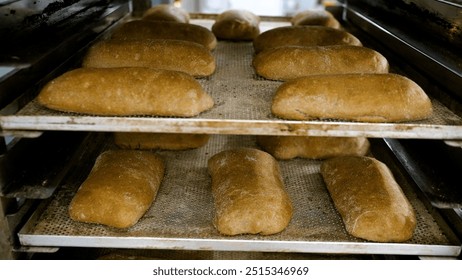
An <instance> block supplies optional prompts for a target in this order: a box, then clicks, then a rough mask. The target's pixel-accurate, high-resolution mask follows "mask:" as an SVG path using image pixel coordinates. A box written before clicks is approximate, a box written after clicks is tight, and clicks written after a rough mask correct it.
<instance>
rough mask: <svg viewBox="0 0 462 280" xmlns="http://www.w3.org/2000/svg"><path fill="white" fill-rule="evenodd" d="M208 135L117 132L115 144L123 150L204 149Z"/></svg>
mask: <svg viewBox="0 0 462 280" xmlns="http://www.w3.org/2000/svg"><path fill="white" fill-rule="evenodd" d="M209 138H210V135H207V134H185V133H142V132H115V133H114V141H115V144H116V145H117V146H118V147H120V148H123V149H140V150H157V149H160V150H186V149H195V148H199V147H202V146H204V145H206V144H207V142H208V141H209Z"/></svg>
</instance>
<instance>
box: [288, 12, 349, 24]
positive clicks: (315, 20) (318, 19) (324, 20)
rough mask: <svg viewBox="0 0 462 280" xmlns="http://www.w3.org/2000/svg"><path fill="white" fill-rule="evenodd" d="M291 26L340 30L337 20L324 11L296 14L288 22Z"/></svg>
mask: <svg viewBox="0 0 462 280" xmlns="http://www.w3.org/2000/svg"><path fill="white" fill-rule="evenodd" d="M290 22H291V23H292V25H295V26H296V25H319V26H326V27H331V28H340V23H339V22H338V20H337V19H335V17H334V16H333V15H332V14H331V13H330V12H328V11H326V10H305V11H301V12H298V13H296V14H295V15H294V16H293V17H292V19H291V20H290Z"/></svg>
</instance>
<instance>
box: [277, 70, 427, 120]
mask: <svg viewBox="0 0 462 280" xmlns="http://www.w3.org/2000/svg"><path fill="white" fill-rule="evenodd" d="M271 111H272V113H273V114H274V115H275V116H277V117H280V118H284V119H294V120H312V119H341V120H350V121H360V122H404V121H412V120H420V119H425V118H427V117H429V116H430V115H431V114H432V104H431V101H430V99H429V98H428V96H427V95H426V94H425V92H424V91H423V90H422V89H421V88H420V87H419V86H418V85H417V84H416V83H415V82H413V81H412V80H410V79H408V78H406V77H404V76H400V75H397V74H343V75H317V76H308V77H303V78H298V79H295V80H291V81H288V82H285V83H283V84H282V85H281V86H280V87H279V88H278V89H277V91H276V94H275V95H274V96H273V101H272V107H271Z"/></svg>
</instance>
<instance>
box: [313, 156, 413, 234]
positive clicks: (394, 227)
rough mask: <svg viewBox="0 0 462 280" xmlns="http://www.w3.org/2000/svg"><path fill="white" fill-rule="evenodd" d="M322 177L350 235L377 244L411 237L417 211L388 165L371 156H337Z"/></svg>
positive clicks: (323, 169) (326, 163)
mask: <svg viewBox="0 0 462 280" xmlns="http://www.w3.org/2000/svg"><path fill="white" fill-rule="evenodd" d="M321 174H322V177H323V178H324V181H325V182H326V185H327V189H328V190H329V193H330V196H331V197H332V200H333V201H334V205H335V207H336V208H337V210H338V212H339V213H340V215H341V216H342V219H343V222H344V224H345V228H346V230H347V231H348V233H350V234H351V235H353V236H355V237H359V238H363V239H367V240H371V241H377V242H402V241H406V240H408V239H410V238H411V237H412V235H413V232H414V229H415V226H416V218H415V214H414V209H413V208H412V206H411V205H410V203H409V201H408V200H407V198H406V196H405V195H404V194H403V192H402V190H401V187H400V186H399V185H398V183H396V181H395V179H394V177H393V174H392V173H391V172H390V170H389V169H388V167H387V166H386V165H385V164H383V163H382V162H380V161H378V160H376V159H373V158H369V157H354V156H352V157H337V158H332V159H328V160H326V161H324V162H323V163H322V164H321Z"/></svg>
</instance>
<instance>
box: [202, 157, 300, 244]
mask: <svg viewBox="0 0 462 280" xmlns="http://www.w3.org/2000/svg"><path fill="white" fill-rule="evenodd" d="M208 170H209V173H210V175H211V177H212V194H213V198H214V205H215V218H214V225H215V227H216V228H217V229H218V231H219V232H220V233H221V234H225V235H237V234H245V233H249V234H262V235H269V234H274V233H278V232H281V231H282V230H284V229H285V228H286V227H287V225H288V224H289V222H290V220H291V218H292V203H291V201H290V198H289V196H288V194H287V193H286V191H285V187H284V183H283V180H282V177H281V173H280V169H279V165H278V162H277V161H276V160H275V159H274V158H273V157H272V156H271V155H269V154H268V153H265V152H263V151H260V150H257V149H251V148H240V149H232V150H226V151H223V152H220V153H218V154H216V155H214V156H213V157H212V158H210V159H209V161H208Z"/></svg>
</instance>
